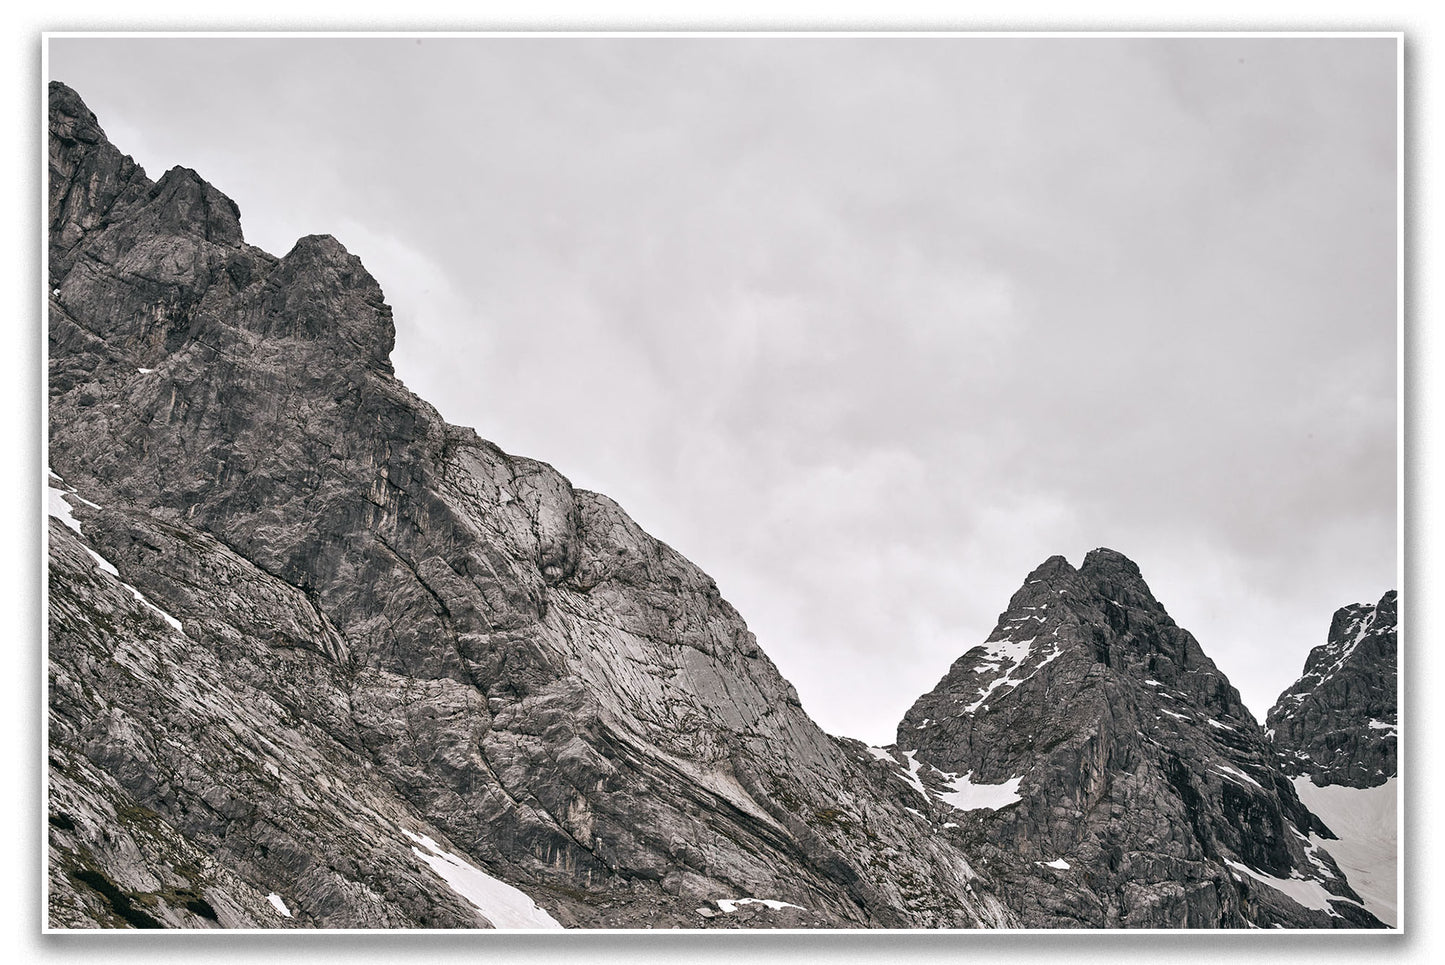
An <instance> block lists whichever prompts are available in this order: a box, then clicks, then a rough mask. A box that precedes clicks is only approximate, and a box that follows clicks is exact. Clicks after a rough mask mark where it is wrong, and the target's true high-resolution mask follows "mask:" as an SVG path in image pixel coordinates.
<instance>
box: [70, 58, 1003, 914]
mask: <svg viewBox="0 0 1445 965" xmlns="http://www.w3.org/2000/svg"><path fill="white" fill-rule="evenodd" d="M50 129H51V135H50V255H49V271H50V287H51V297H50V302H49V308H50V322H49V366H50V373H49V397H50V422H49V426H50V449H49V464H50V468H51V472H52V477H51V486H52V496H51V511H52V517H53V518H52V520H51V522H50V560H51V567H50V575H49V603H48V614H49V635H48V658H49V664H48V666H49V754H50V786H49V798H48V808H49V820H50V849H49V909H50V921H51V924H52V925H53V926H55V927H96V926H127V925H129V926H135V927H153V926H166V927H171V926H185V927H217V926H222V927H275V928H281V927H297V926H305V927H413V926H417V927H486V926H488V925H498V926H502V927H550V926H552V925H556V924H560V925H563V926H567V927H572V926H581V927H605V926H631V927H649V926H665V927H736V926H738V925H740V924H741V925H745V926H747V927H756V926H759V925H762V924H782V925H787V926H795V927H796V926H840V925H847V926H921V927H942V926H955V927H974V926H1008V925H1011V924H1014V923H1016V921H1017V919H1016V917H1015V916H1014V915H1013V914H1012V913H1011V912H1010V911H1008V910H1007V909H1006V908H1005V907H1004V906H1003V905H1002V904H1001V903H1000V902H999V900H998V899H997V898H996V897H995V896H994V895H993V894H992V892H991V889H990V885H989V883H988V881H987V879H986V877H985V876H983V875H982V874H979V873H977V872H976V871H975V870H974V869H973V868H971V867H970V862H969V861H968V860H967V858H966V856H965V852H964V851H962V850H961V849H960V846H959V844H958V842H957V841H954V840H952V839H951V838H950V837H949V836H948V835H945V834H942V833H940V829H939V828H938V827H937V822H936V821H935V820H933V817H932V816H931V815H930V814H925V813H923V812H921V811H920V810H919V809H918V808H917V807H915V806H913V805H911V804H910V801H909V798H908V795H909V794H911V793H912V792H910V791H909V790H908V789H907V788H900V787H899V786H897V782H896V780H894V779H893V778H892V777H891V775H890V774H889V773H888V772H887V770H886V768H884V767H883V766H882V765H881V764H879V762H877V761H875V760H874V759H873V757H872V756H871V755H869V754H868V753H866V752H864V753H860V751H859V748H858V747H857V746H855V745H854V744H853V743H851V742H844V741H837V740H835V739H833V738H831V737H829V736H827V735H825V734H824V733H822V732H821V731H820V730H819V729H818V728H817V727H816V726H815V725H814V724H813V722H812V721H811V720H810V719H809V718H808V717H807V716H806V715H805V714H804V712H803V711H802V709H801V707H800V706H799V703H798V700H797V697H796V694H795V693H794V691H793V689H792V687H791V686H790V685H789V684H788V683H787V682H786V681H785V680H783V679H782V677H781V676H780V675H779V674H778V672H777V670H776V669H775V667H774V666H773V664H772V662H771V661H769V660H768V658H767V657H766V656H765V655H764V654H763V653H762V651H761V650H760V649H759V648H758V645H757V642H756V641H755V640H754V638H753V635H752V634H751V633H749V632H748V630H747V627H746V626H745V624H744V623H743V621H742V619H741V618H740V617H739V616H738V614H737V613H736V612H735V611H734V610H733V609H732V607H730V606H729V605H728V604H727V603H726V602H725V601H724V600H722V599H721V598H720V596H719V594H718V590H717V587H716V585H715V584H714V583H713V581H712V580H710V579H709V578H708V577H707V576H706V575H705V574H703V573H701V572H700V571H699V570H698V569H697V568H696V567H694V566H692V565H691V564H690V563H689V562H688V561H687V560H685V559H683V558H682V557H681V556H679V555H678V554H677V553H675V552H674V551H673V550H671V549H670V548H669V547H667V546H665V545H663V544H661V543H659V542H658V541H656V540H654V539H652V538H651V537H649V536H648V535H647V534H646V533H644V532H643V531H642V530H641V529H640V528H639V527H638V526H637V525H636V524H635V523H634V522H633V521H632V520H631V519H629V518H628V517H627V515H626V514H625V513H624V512H623V511H622V510H621V508H620V507H618V506H617V504H616V503H614V502H613V501H611V500H609V499H608V498H606V497H605V496H601V495H598V494H595V493H590V492H585V491H582V490H576V489H574V488H573V487H572V486H571V485H570V484H569V483H568V481H567V480H566V479H565V478H563V477H562V476H561V475H560V474H558V473H557V472H556V471H555V470H553V469H552V468H551V467H550V466H548V465H546V464H544V463H540V462H536V461H533V460H530V459H524V458H520V457H516V456H512V455H508V454H507V453H504V452H502V451H501V450H500V449H498V448H497V447H496V446H494V445H491V444H489V443H487V442H484V441H483V440H481V439H479V438H478V437H477V436H476V434H475V433H474V432H472V431H471V430H468V429H460V428H457V427H454V426H450V425H447V424H446V423H445V422H444V421H443V420H442V419H441V418H440V417H439V416H438V414H437V413H436V411H435V410H434V409H432V408H431V407H430V406H428V405H427V404H426V403H424V402H422V401H421V400H420V399H418V398H416V397H415V396H413V395H412V394H411V393H410V392H408V391H407V389H406V388H405V387H404V386H403V385H402V384H401V383H400V382H398V381H397V380H396V379H395V378H394V377H393V374H392V369H391V365H390V362H389V360H388V355H389V352H390V350H391V347H392V341H393V338H394V329H393V326H392V321H391V312H390V309H389V308H388V306H387V305H386V302H385V301H384V299H383V296H382V292H381V289H380V288H379V286H378V285H377V283H376V281H375V280H374V279H373V278H372V277H371V276H370V275H369V274H368V273H367V272H366V270H365V268H363V267H362V265H361V263H360V262H359V261H358V260H357V259H356V258H355V257H354V256H352V255H350V254H349V253H348V252H347V251H346V249H345V248H344V247H343V246H342V245H341V244H340V243H339V242H337V241H336V240H335V239H333V238H330V237H328V236H314V237H307V238H303V239H301V240H300V241H298V242H297V243H296V245H295V247H294V248H292V250H291V251H290V252H288V253H287V254H286V255H285V256H284V257H282V258H276V257H274V256H272V255H269V254H267V253H265V252H263V251H260V250H259V249H256V248H254V247H251V246H249V245H247V244H245V242H244V240H243V237H242V234H241V228H240V220H239V211H238V210H237V207H236V205H235V204H234V203H233V202H232V201H230V199H228V198H226V197H225V196H224V195H222V194H221V193H220V192H218V191H217V190H216V189H215V188H213V187H211V186H210V185H209V184H207V183H206V182H205V181H203V180H202V179H201V178H200V177H199V176H197V175H196V173H195V172H193V171H190V170H187V169H184V168H176V169H173V170H171V171H169V172H167V173H166V174H165V175H164V176H163V177H162V178H161V179H160V180H159V181H157V182H151V181H150V180H149V179H148V178H147V177H146V175H145V173H144V172H143V171H141V169H140V168H139V167H137V166H136V165H135V164H134V162H132V161H131V160H130V159H129V158H127V157H125V156H123V155H122V154H121V153H120V152H119V151H118V150H117V149H116V148H114V147H113V146H112V145H111V144H110V143H109V142H108V141H107V140H106V138H105V136H104V134H103V133H102V131H101V129H100V127H99V126H98V124H97V122H96V119H95V117H94V116H93V115H92V114H91V113H90V111H89V110H87V109H86V107H85V106H84V104H83V103H81V101H80V99H79V97H78V96H77V95H76V94H75V93H74V92H73V91H71V90H70V89H68V88H66V87H64V86H63V85H59V84H52V85H51V88H50ZM742 898H756V899H760V901H758V902H743V903H741V904H733V903H732V902H731V900H732V899H742ZM720 901H721V902H722V904H720V903H719V902H720ZM534 902H535V904H534Z"/></svg>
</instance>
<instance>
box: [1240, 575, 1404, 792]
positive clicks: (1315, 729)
mask: <svg viewBox="0 0 1445 965" xmlns="http://www.w3.org/2000/svg"><path fill="white" fill-rule="evenodd" d="M1396 595H1397V594H1396V592H1395V591H1394V590H1391V591H1390V592H1389V593H1386V594H1385V595H1384V596H1383V597H1381V598H1380V602H1379V603H1377V604H1374V605H1370V604H1367V603H1355V604H1352V605H1350V606H1346V607H1341V608H1340V609H1339V610H1337V611H1335V617H1334V620H1332V621H1331V623H1330V633H1329V638H1328V639H1327V640H1326V642H1325V643H1323V644H1321V645H1320V646H1318V647H1315V648H1314V649H1313V650H1311V651H1310V655H1309V657H1308V658H1307V659H1306V660H1305V668H1304V674H1303V675H1301V677H1300V678H1299V680H1297V681H1295V682H1294V684H1292V685H1291V686H1290V687H1289V689H1287V690H1286V691H1285V692H1284V693H1282V694H1280V695H1279V700H1277V701H1276V702H1275V705H1274V706H1273V707H1271V708H1270V710H1269V713H1268V714H1266V715H1265V725H1266V726H1267V727H1268V728H1269V733H1270V736H1271V738H1272V740H1273V741H1274V745H1275V747H1276V748H1277V750H1278V754H1279V767H1280V769H1281V770H1283V771H1284V772H1285V773H1286V774H1289V775H1291V776H1294V775H1305V776H1308V777H1309V778H1310V779H1311V780H1312V781H1313V782H1314V783H1315V784H1317V785H1326V784H1338V785H1344V786H1347V787H1362V788H1363V787H1376V786H1378V785H1381V784H1384V783H1385V781H1387V780H1388V779H1389V778H1392V777H1394V776H1395V775H1396V772H1397V765H1396V761H1395V746H1396V729H1397V725H1398V719H1397V717H1396V703H1395V701H1396V689H1397V677H1396V667H1395V653H1396V639H1395V638H1396V632H1395V627H1396V623H1397V616H1396Z"/></svg>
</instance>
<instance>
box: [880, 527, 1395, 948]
mask: <svg viewBox="0 0 1445 965" xmlns="http://www.w3.org/2000/svg"><path fill="white" fill-rule="evenodd" d="M891 757H892V759H894V760H899V761H903V762H906V765H907V766H908V768H909V769H910V771H911V772H912V773H911V774H910V775H909V776H910V777H911V778H913V779H914V780H920V781H922V782H923V783H924V784H925V786H926V785H927V784H928V782H930V781H931V782H932V788H931V793H932V796H933V797H935V798H937V799H939V800H941V801H953V802H954V803H955V804H956V805H957V806H959V807H961V808H963V810H960V811H958V812H956V813H957V816H956V817H954V818H953V823H955V824H957V825H958V827H957V828H955V829H952V830H951V833H952V834H953V835H954V837H955V839H956V840H958V841H960V843H961V844H962V845H963V846H964V847H965V848H967V849H968V850H969V851H971V852H972V853H975V854H977V855H978V856H979V861H978V864H979V866H980V867H983V868H986V869H987V870H988V871H989V873H990V875H991V876H992V877H993V878H994V879H995V880H996V881H997V882H998V883H999V885H1000V887H1001V888H1003V889H1004V891H1005V894H1006V896H1007V899H1008V901H1009V903H1010V904H1011V905H1012V906H1013V907H1014V908H1016V910H1018V912H1019V914H1020V917H1021V919H1022V920H1023V922H1024V923H1025V924H1027V925H1031V926H1040V927H1054V926H1091V927H1153V928H1160V927H1181V926H1183V927H1250V926H1253V927H1262V928H1263V927H1271V926H1275V925H1279V926H1283V927H1297V926H1306V927H1374V926H1378V924H1379V922H1378V921H1377V920H1376V919H1375V918H1374V917H1373V916H1372V915H1370V914H1369V913H1368V912H1367V911H1366V910H1365V909H1364V908H1363V907H1362V906H1361V904H1360V901H1359V896H1358V895H1357V894H1355V892H1354V891H1353V890H1352V889H1351V888H1350V886H1349V885H1348V884H1347V883H1346V881H1345V879H1344V876H1343V875H1342V874H1341V873H1340V870H1339V868H1338V867H1337V866H1336V864H1335V862H1334V861H1333V859H1331V857H1330V856H1329V854H1328V853H1327V852H1326V851H1325V850H1324V849H1322V848H1320V847H1318V846H1317V845H1316V844H1314V843H1312V842H1311V840H1310V837H1309V835H1310V832H1311V831H1312V830H1313V831H1316V832H1324V828H1323V825H1322V824H1321V823H1320V822H1319V820H1318V819H1317V818H1316V817H1315V816H1314V815H1312V814H1311V813H1310V812H1309V811H1308V810H1307V809H1306V808H1305V807H1304V806H1303V805H1302V804H1301V803H1300V800H1299V798H1298V796H1297V795H1296V793H1295V789H1294V787H1293V786H1292V784H1291V783H1290V781H1289V779H1288V777H1287V776H1286V775H1285V774H1284V773H1282V772H1281V771H1280V769H1279V768H1278V766H1277V765H1276V763H1275V756H1274V752H1273V750H1272V749H1271V747H1270V746H1269V744H1268V742H1267V740H1266V738H1265V735H1264V733H1263V731H1262V730H1261V729H1260V727H1259V726H1258V724H1257V723H1256V722H1255V720H1254V718H1253V717H1252V716H1251V714H1250V712H1249V711H1248V710H1247V709H1246V708H1245V707H1244V705H1243V704H1242V703H1241V702H1240V699H1239V695H1238V693H1237V692H1236V691H1235V689H1234V688H1233V687H1232V686H1230V684H1229V681H1228V680H1227V679H1226V678H1225V677H1224V675H1223V674H1221V673H1220V672H1219V670H1218V669H1217V668H1216V667H1215V665H1214V664H1213V662H1212V661H1210V659H1209V658H1208V657H1207V656H1206V655H1205V654H1204V652H1203V651H1202V650H1201V649H1200V646H1199V644H1198V643H1197V642H1196V641H1195V639H1194V637H1193V636H1191V635H1190V634H1189V633H1188V632H1186V631H1185V630H1183V629H1181V628H1179V627H1178V626H1177V625H1176V624H1175V623H1174V621H1173V620H1171V619H1170V618H1169V616H1168V614H1167V613H1166V612H1165V610H1164V608H1163V607H1162V606H1161V605H1160V604H1159V602H1158V601H1157V600H1155V599H1154V596H1153V594H1152V593H1151V592H1150V590H1149V587H1148V586H1147V585H1146V584H1145V582H1144V580H1143V578H1142V577H1141V575H1140V573H1139V569H1138V567H1137V566H1135V564H1134V563H1133V562H1131V561H1130V560H1128V559H1126V558H1125V557H1123V556H1122V555H1120V554H1118V553H1116V552H1113V551H1111V550H1107V549H1099V550H1095V551H1093V552H1091V553H1089V554H1088V556H1087V557H1086V558H1085V560H1084V562H1083V565H1082V566H1080V567H1079V568H1078V569H1075V568H1074V567H1073V566H1071V565H1070V564H1069V563H1068V562H1067V561H1066V560H1065V559H1063V558H1062V557H1057V556H1056V557H1053V558H1051V559H1049V560H1047V561H1045V562H1044V563H1043V564H1042V565H1041V566H1039V567H1038V569H1036V570H1035V571H1034V572H1033V573H1031V574H1030V575H1029V577H1028V579H1027V580H1026V581H1025V583H1024V585H1023V587H1022V588H1021V589H1020V590H1019V591H1018V592H1017V593H1015V594H1014V596H1013V599H1012V600H1010V602H1009V608H1008V610H1007V611H1005V612H1004V613H1003V614H1002V615H1001V616H1000V618H999V621H998V625H997V627H996V628H995V629H994V631H993V632H992V633H991V634H989V636H988V639H987V640H986V641H985V642H984V643H983V644H982V645H980V646H978V647H974V648H973V649H971V650H969V651H968V652H967V653H965V654H964V655H963V656H962V657H960V658H959V659H958V660H957V661H956V662H955V663H954V664H953V666H952V667H951V668H950V669H949V671H948V673H947V675H946V676H944V678H943V679H942V680H941V681H940V682H939V684H938V686H937V687H935V688H934V689H933V691H931V692H930V693H928V694H925V695H924V696H923V697H920V698H919V699H918V701H917V702H916V703H915V704H914V705H913V707H912V708H911V709H910V710H909V711H908V713H907V714H906V715H905V717H904V718H903V721H902V722H901V723H900V724H899V727H898V744H897V748H896V749H895V750H894V752H893V754H892V755H891Z"/></svg>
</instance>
